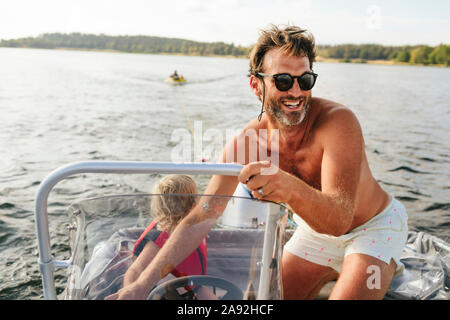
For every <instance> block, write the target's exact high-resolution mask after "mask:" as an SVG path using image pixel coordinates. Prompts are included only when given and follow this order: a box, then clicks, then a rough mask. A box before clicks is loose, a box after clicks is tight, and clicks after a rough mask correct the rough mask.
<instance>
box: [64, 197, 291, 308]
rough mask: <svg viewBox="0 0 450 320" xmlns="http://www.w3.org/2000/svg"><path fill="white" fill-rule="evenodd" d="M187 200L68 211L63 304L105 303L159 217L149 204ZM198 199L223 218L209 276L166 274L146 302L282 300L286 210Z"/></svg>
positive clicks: (91, 205)
mask: <svg viewBox="0 0 450 320" xmlns="http://www.w3.org/2000/svg"><path fill="white" fill-rule="evenodd" d="M191 196H192V195H191ZM185 197H187V196H186V195H174V194H166V195H148V194H146V195H125V196H124V195H121V196H109V197H102V198H94V199H87V200H83V201H81V202H79V203H75V204H73V205H71V206H70V207H69V209H68V212H69V216H70V218H71V220H72V221H71V226H72V228H71V230H72V231H71V234H70V238H71V240H70V248H71V254H72V258H71V259H72V261H73V266H72V267H71V268H69V277H68V282H67V286H66V290H65V292H64V298H66V299H104V297H106V296H108V295H110V294H113V293H115V292H117V291H118V290H119V289H120V288H122V282H123V277H124V275H125V273H126V271H127V270H128V268H129V267H130V266H131V265H132V263H134V261H135V260H136V254H134V255H133V249H134V247H135V244H136V241H137V240H138V239H139V238H140V237H141V235H142V234H143V232H144V230H145V229H146V227H147V226H149V224H150V223H151V222H152V221H153V220H154V219H155V217H157V212H155V210H156V209H155V208H156V206H155V205H152V204H155V202H156V201H158V203H161V201H162V203H166V204H168V203H172V204H173V203H176V202H180V203H181V202H183V201H184V200H186V199H184V198H185ZM197 199H202V201H203V205H204V203H208V204H209V205H205V206H206V207H205V208H204V209H205V210H207V211H208V214H210V215H211V216H214V217H217V218H218V219H217V220H216V224H215V226H214V227H213V229H211V231H210V232H209V233H208V236H207V238H206V257H205V265H206V268H205V270H203V271H202V273H201V274H199V273H198V272H192V274H189V271H188V272H185V273H183V274H182V275H181V276H180V275H179V274H175V275H174V274H173V273H171V274H169V275H168V276H167V277H166V278H164V279H162V281H160V282H159V283H158V285H157V286H155V287H154V288H153V290H152V291H151V293H150V296H149V298H150V299H188V300H189V299H199V300H202V299H257V298H261V299H281V291H282V290H281V275H280V263H281V251H282V250H281V249H282V245H283V244H284V241H285V239H284V235H285V222H286V219H287V215H288V213H289V210H288V209H287V208H286V207H284V206H282V205H278V204H275V203H271V202H261V201H258V200H254V199H249V198H241V197H219V196H205V195H201V196H197ZM204 199H208V200H207V201H204ZM212 204H213V205H212ZM198 205H202V202H200V204H198ZM169 207H170V206H169ZM158 239H159V238H158ZM153 240H154V239H153ZM187 254H189V253H187ZM186 274H187V277H186ZM183 276H184V277H183Z"/></svg>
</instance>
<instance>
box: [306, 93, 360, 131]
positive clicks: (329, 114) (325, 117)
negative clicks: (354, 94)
mask: <svg viewBox="0 0 450 320" xmlns="http://www.w3.org/2000/svg"><path fill="white" fill-rule="evenodd" d="M312 105H313V108H315V109H317V119H316V121H318V122H319V123H320V124H322V125H327V124H335V125H338V124H345V122H347V121H351V122H354V121H357V118H356V115H355V114H354V113H353V111H352V110H351V109H350V108H348V107H346V106H345V105H343V104H341V103H338V102H335V101H331V100H327V99H323V98H313V100H312Z"/></svg>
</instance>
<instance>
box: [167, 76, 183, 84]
mask: <svg viewBox="0 0 450 320" xmlns="http://www.w3.org/2000/svg"><path fill="white" fill-rule="evenodd" d="M164 81H165V82H167V83H171V84H185V83H186V82H187V81H186V79H185V78H184V77H183V76H179V77H178V78H174V77H172V76H170V77H167V78H166V80H164Z"/></svg>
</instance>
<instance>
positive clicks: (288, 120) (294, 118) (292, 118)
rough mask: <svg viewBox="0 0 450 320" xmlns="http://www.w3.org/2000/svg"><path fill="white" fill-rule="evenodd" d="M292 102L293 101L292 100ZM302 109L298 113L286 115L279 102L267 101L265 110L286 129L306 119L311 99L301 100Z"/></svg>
mask: <svg viewBox="0 0 450 320" xmlns="http://www.w3.org/2000/svg"><path fill="white" fill-rule="evenodd" d="M283 99H286V98H283ZM293 100H294V99H293ZM302 101H304V102H303V107H302V109H301V110H300V111H292V112H289V113H286V112H285V111H284V110H283V106H282V105H281V104H282V102H281V100H278V101H275V100H274V99H271V98H270V97H269V99H267V103H266V108H267V112H268V113H269V114H270V115H271V116H272V117H273V118H275V119H276V120H277V121H278V122H279V123H280V124H282V125H284V126H286V127H293V126H297V125H299V124H301V123H302V122H303V120H305V118H306V114H307V112H308V109H309V106H310V104H311V97H303V98H302Z"/></svg>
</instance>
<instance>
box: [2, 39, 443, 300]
mask: <svg viewBox="0 0 450 320" xmlns="http://www.w3.org/2000/svg"><path fill="white" fill-rule="evenodd" d="M174 69H177V70H178V71H179V72H180V73H182V74H183V75H184V76H185V77H186V78H187V80H188V83H187V84H186V85H184V86H172V85H169V84H167V83H165V82H164V79H165V78H166V77H167V76H168V75H169V74H170V73H171V72H172V71H173V70H174ZM247 70H248V61H247V60H245V59H228V58H207V57H182V56H164V55H141V54H124V53H102V52H81V51H56V50H54V51H53V50H34V49H13V48H0V72H1V73H0V74H1V77H0V116H1V127H0V150H1V155H2V156H1V161H0V299H40V298H42V289H41V277H40V273H39V268H38V264H37V259H38V250H37V243H36V235H35V229H34V197H35V193H36V191H37V189H38V186H39V183H40V182H41V181H42V180H43V179H44V178H45V177H46V176H47V175H48V174H49V173H50V172H51V171H53V170H54V169H56V168H57V167H59V166H62V165H65V164H67V163H70V162H74V161H83V160H129V161H170V160H171V155H172V150H173V149H174V147H176V146H177V145H178V142H177V141H173V139H172V134H173V132H174V131H175V130H177V129H178V130H179V129H185V131H186V132H191V130H192V128H193V126H194V125H197V126H198V125H199V124H200V125H201V127H202V130H203V132H206V131H208V130H216V131H215V132H219V133H222V134H223V137H224V138H225V132H226V130H227V129H230V128H235V129H238V128H241V127H242V126H244V125H245V124H246V123H247V122H248V121H249V120H250V119H252V118H254V117H256V116H257V115H258V113H259V108H260V103H259V101H258V100H257V98H256V97H255V96H254V95H253V93H252V92H251V90H250V88H249V85H248V78H247V76H246V74H247ZM314 71H315V72H317V73H318V74H319V78H318V82H317V84H316V87H315V88H314V90H313V95H314V96H321V97H324V98H327V99H330V100H334V101H337V102H339V103H342V104H344V105H346V106H348V107H349V108H350V109H352V110H353V111H354V112H355V114H356V115H357V116H358V118H359V120H360V123H361V126H362V129H363V132H364V137H365V142H366V151H367V155H368V159H369V162H370V165H371V169H372V172H373V174H374V175H375V177H376V179H377V180H378V181H379V182H380V184H381V185H382V187H384V188H385V189H386V190H387V191H388V192H390V193H391V194H392V195H394V196H395V197H397V198H398V199H400V200H401V201H402V202H403V203H404V205H405V206H406V208H407V210H408V213H409V227H410V229H411V230H415V231H419V230H420V231H426V232H429V233H431V234H433V235H436V236H438V237H440V238H442V239H446V240H447V241H448V238H449V234H450V232H449V230H450V219H449V211H450V210H449V208H450V203H449V199H450V179H449V177H450V158H449V154H450V143H449V141H450V139H449V138H450V137H449V123H450V103H449V101H450V88H449V83H450V69H448V68H434V67H419V66H381V65H364V64H333V63H317V64H316V65H315V67H314ZM197 128H198V127H197ZM204 144H205V143H204ZM205 147H206V145H204V148H205ZM194 156H195V155H194ZM194 156H193V157H194ZM193 160H195V159H194V158H193ZM208 160H209V161H213V159H208ZM158 178H159V177H158V176H156V175H131V176H125V175H91V174H85V175H78V176H75V177H72V178H70V179H67V180H64V181H62V182H60V183H59V184H57V185H56V187H55V188H54V190H53V192H52V193H51V194H50V197H49V212H50V213H49V215H50V232H51V236H52V242H51V243H52V250H53V251H52V252H53V254H54V256H55V257H56V258H57V259H66V258H68V246H67V230H66V224H67V218H66V214H65V212H64V209H65V208H66V207H67V206H68V205H69V204H70V203H71V202H73V201H77V200H79V199H83V198H87V197H91V196H97V195H109V194H119V193H131V192H148V191H150V190H151V187H152V185H153V183H154V182H155V181H156V180H157V179H158ZM199 179H200V180H199V183H200V185H201V187H204V186H205V185H206V183H207V181H208V180H207V177H200V178H199ZM56 275H57V277H56V278H57V285H58V290H59V291H58V292H60V291H61V289H62V287H63V285H64V273H57V274H56Z"/></svg>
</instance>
